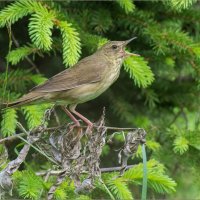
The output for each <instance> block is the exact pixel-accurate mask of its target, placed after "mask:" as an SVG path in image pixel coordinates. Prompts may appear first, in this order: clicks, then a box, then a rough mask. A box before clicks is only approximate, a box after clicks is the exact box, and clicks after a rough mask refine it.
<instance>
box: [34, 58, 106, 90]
mask: <svg viewBox="0 0 200 200" xmlns="http://www.w3.org/2000/svg"><path fill="white" fill-rule="evenodd" d="M97 59H98V58H97ZM107 67H108V61H107V59H102V60H97V61H96V62H95V60H94V59H92V56H89V57H86V58H84V59H83V60H81V61H79V62H78V63H77V64H76V65H75V66H74V67H72V68H70V69H66V70H64V71H62V72H60V73H59V74H57V75H55V76H53V77H52V78H50V79H49V80H47V81H46V82H45V83H43V84H41V85H38V86H36V87H34V88H33V89H32V90H31V91H34V92H56V91H63V90H69V89H72V88H75V87H79V86H80V85H84V84H88V83H95V82H99V81H101V80H102V78H103V76H104V74H105V73H104V71H105V69H106V68H107Z"/></svg>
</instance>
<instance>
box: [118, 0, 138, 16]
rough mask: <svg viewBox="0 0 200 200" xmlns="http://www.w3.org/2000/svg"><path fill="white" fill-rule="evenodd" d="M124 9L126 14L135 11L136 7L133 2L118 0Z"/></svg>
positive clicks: (130, 0) (131, 0)
mask: <svg viewBox="0 0 200 200" xmlns="http://www.w3.org/2000/svg"><path fill="white" fill-rule="evenodd" d="M116 2H117V3H118V4H119V5H120V6H121V8H122V9H124V11H125V13H127V14H128V13H131V12H133V11H134V9H135V5H134V3H133V0H117V1H116Z"/></svg>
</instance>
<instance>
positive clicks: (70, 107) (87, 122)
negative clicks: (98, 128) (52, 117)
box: [69, 105, 93, 129]
mask: <svg viewBox="0 0 200 200" xmlns="http://www.w3.org/2000/svg"><path fill="white" fill-rule="evenodd" d="M75 108H76V105H70V106H69V110H70V111H71V112H72V113H74V114H75V115H76V116H78V117H79V118H80V119H82V120H83V121H84V122H85V123H86V124H87V125H88V128H89V129H91V128H92V127H93V123H92V122H91V121H90V120H89V119H87V118H86V117H84V116H83V115H81V114H80V113H79V112H77V111H76V110H75Z"/></svg>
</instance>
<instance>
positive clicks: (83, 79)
mask: <svg viewBox="0 0 200 200" xmlns="http://www.w3.org/2000/svg"><path fill="white" fill-rule="evenodd" d="M133 39H134V38H132V39H130V40H127V41H111V42H108V43H107V44H105V45H104V46H103V47H102V48H100V49H99V50H98V51H96V52H95V53H94V54H92V55H91V56H88V57H86V58H84V59H82V60H81V61H79V62H78V63H77V64H76V65H75V66H74V67H72V68H70V69H66V70H64V71H62V72H60V73H59V74H57V75H55V76H53V77H52V78H50V79H49V80H47V81H46V82H45V83H43V84H41V85H38V86H36V87H34V88H33V89H32V90H30V92H29V93H28V94H26V95H24V96H22V97H21V98H20V99H18V100H17V101H15V102H11V103H8V104H7V106H8V107H20V106H24V105H30V104H37V103H42V102H53V103H55V104H57V105H62V106H69V110H70V111H71V112H72V113H74V114H75V115H77V116H78V117H79V118H81V119H82V120H83V121H85V122H86V123H87V124H88V125H89V126H92V123H91V122H90V121H89V120H88V119H86V118H85V117H84V116H82V115H81V114H80V113H78V112H77V111H75V107H76V105H77V104H80V103H84V102H86V101H89V100H91V99H94V98H96V97H97V96H99V95H100V94H101V93H103V92H104V91H105V90H106V89H107V88H109V87H110V85H111V84H112V83H113V82H115V80H116V79H117V78H118V77H119V74H120V68H121V64H122V62H123V59H124V58H125V57H127V56H130V55H135V54H130V53H127V52H125V49H124V48H125V46H126V44H128V43H129V42H130V41H132V40H133ZM63 109H64V110H65V112H66V113H67V114H68V115H69V116H70V117H71V118H72V119H73V120H74V121H75V122H76V124H77V125H79V122H78V121H77V120H76V119H75V117H73V115H72V114H71V113H70V111H69V110H67V109H66V108H64V107H63Z"/></svg>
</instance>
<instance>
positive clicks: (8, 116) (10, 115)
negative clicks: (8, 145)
mask: <svg viewBox="0 0 200 200" xmlns="http://www.w3.org/2000/svg"><path fill="white" fill-rule="evenodd" d="M2 112H3V114H2V121H1V134H2V135H3V136H4V137H6V136H10V135H13V134H14V133H15V129H16V127H17V112H16V110H15V109H12V108H10V109H6V110H5V111H2Z"/></svg>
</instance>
